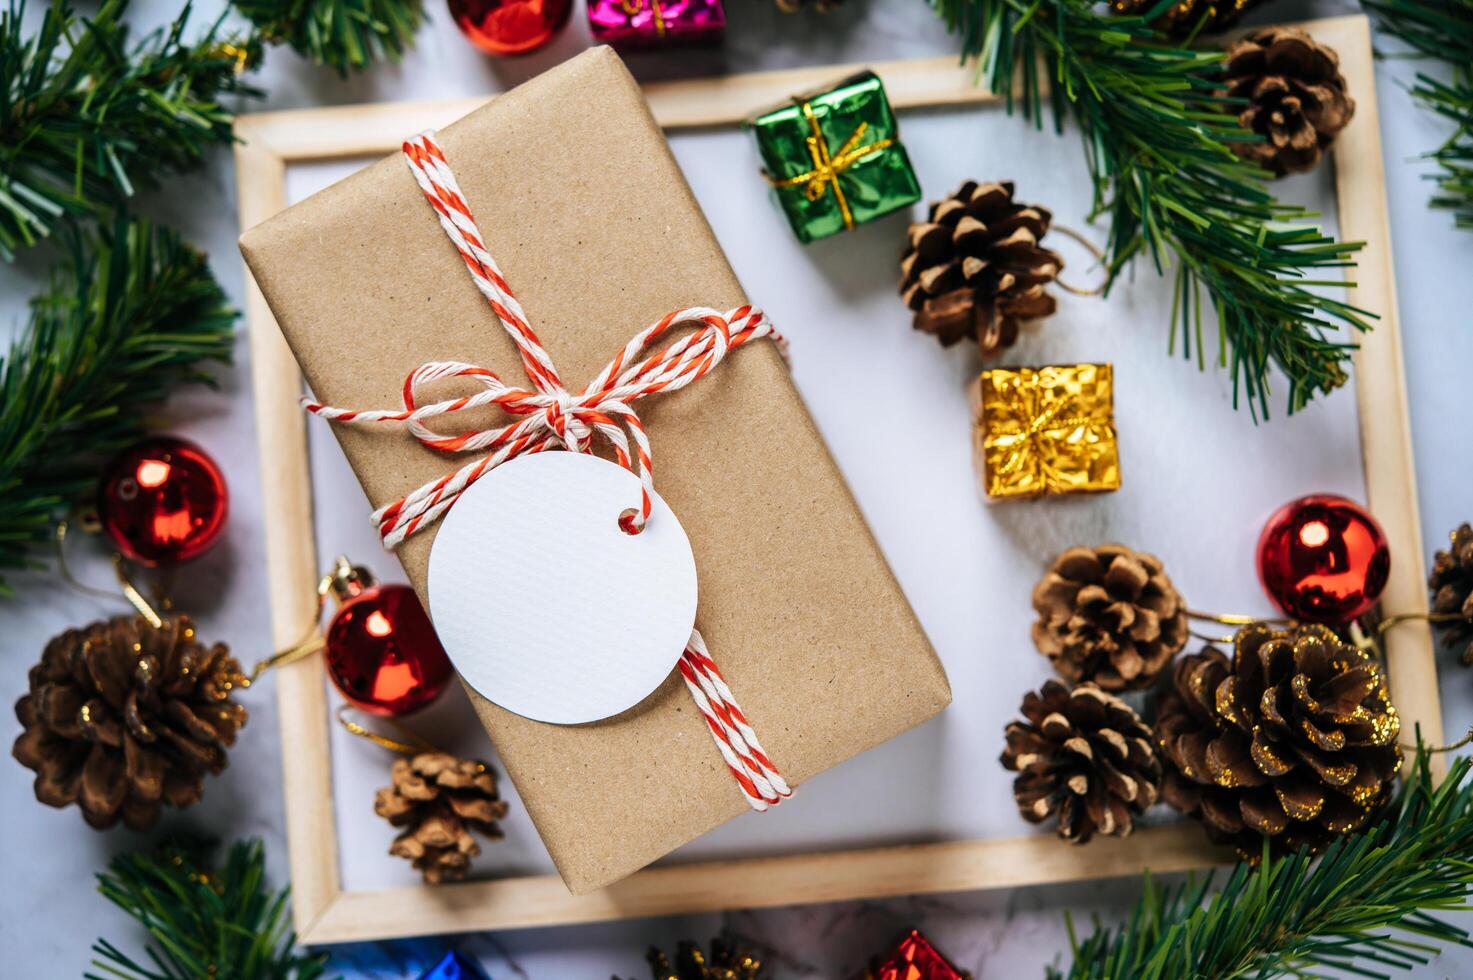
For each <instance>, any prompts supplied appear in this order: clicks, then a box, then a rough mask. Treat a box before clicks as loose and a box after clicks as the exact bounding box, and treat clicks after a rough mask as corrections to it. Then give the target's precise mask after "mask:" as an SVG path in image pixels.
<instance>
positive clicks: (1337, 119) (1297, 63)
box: [1223, 27, 1355, 177]
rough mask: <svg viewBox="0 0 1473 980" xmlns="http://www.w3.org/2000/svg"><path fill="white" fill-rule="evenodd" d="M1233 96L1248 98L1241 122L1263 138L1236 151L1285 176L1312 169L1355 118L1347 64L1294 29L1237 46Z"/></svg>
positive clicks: (1230, 77) (1232, 54) (1229, 68)
mask: <svg viewBox="0 0 1473 980" xmlns="http://www.w3.org/2000/svg"><path fill="white" fill-rule="evenodd" d="M1223 77H1224V80H1225V82H1226V94H1227V95H1229V96H1231V97H1232V98H1235V99H1246V100H1247V104H1246V105H1244V106H1243V107H1242V108H1241V109H1239V111H1238V123H1239V125H1241V126H1242V127H1243V128H1244V129H1246V130H1248V131H1249V132H1250V133H1254V134H1256V135H1258V136H1261V137H1263V141H1262V142H1258V143H1234V144H1232V149H1233V152H1234V153H1236V154H1237V155H1238V156H1240V157H1242V158H1244V159H1245V160H1252V161H1253V162H1255V163H1257V164H1258V165H1259V166H1261V167H1263V168H1265V169H1266V170H1269V171H1271V172H1272V173H1274V174H1276V175H1278V176H1280V177H1282V176H1284V175H1285V174H1291V173H1304V172H1307V171H1309V170H1313V169H1314V168H1315V166H1316V165H1317V164H1318V163H1319V162H1320V157H1321V155H1322V154H1323V152H1324V150H1325V149H1327V148H1328V147H1329V145H1330V144H1331V143H1332V142H1333V141H1334V139H1335V137H1336V136H1337V135H1338V134H1339V132H1340V130H1342V129H1344V128H1345V126H1346V124H1347V123H1349V122H1350V120H1351V117H1352V116H1354V115H1355V101H1354V100H1353V99H1351V97H1350V96H1349V94H1347V93H1346V91H1345V76H1344V75H1341V74H1340V57H1339V55H1337V54H1336V53H1335V51H1334V49H1332V48H1330V47H1327V46H1326V45H1323V44H1319V43H1317V42H1316V41H1315V40H1314V38H1312V37H1310V36H1309V35H1308V34H1306V33H1305V32H1304V31H1301V30H1299V29H1298V28H1295V27H1265V28H1263V29H1262V30H1257V31H1254V32H1253V33H1251V34H1248V35H1246V36H1245V37H1243V38H1241V39H1239V40H1237V41H1235V42H1233V44H1232V46H1231V47H1229V48H1228V51H1227V63H1226V65H1225V66H1224V67H1223Z"/></svg>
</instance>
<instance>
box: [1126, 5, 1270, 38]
mask: <svg viewBox="0 0 1473 980" xmlns="http://www.w3.org/2000/svg"><path fill="white" fill-rule="evenodd" d="M1157 2H1158V0H1110V9H1111V10H1112V11H1114V12H1115V13H1116V14H1119V15H1120V16H1122V17H1143V16H1145V15H1146V14H1147V13H1149V12H1150V10H1151V8H1152V7H1154V6H1156V4H1157ZM1261 2H1262V0H1177V2H1176V3H1174V4H1172V5H1171V6H1170V7H1169V8H1167V11H1166V13H1164V14H1162V15H1161V16H1160V17H1157V18H1156V19H1155V20H1154V21H1152V22H1151V26H1152V27H1154V28H1156V29H1157V30H1158V31H1163V32H1165V33H1166V34H1167V35H1169V36H1171V37H1174V38H1184V37H1187V36H1188V35H1190V34H1192V33H1194V32H1195V33H1198V34H1218V33H1221V32H1222V31H1225V30H1227V29H1228V28H1229V27H1232V26H1233V25H1234V24H1236V23H1237V22H1238V18H1240V17H1242V16H1243V15H1244V14H1246V13H1247V12H1248V11H1250V10H1252V9H1253V8H1254V7H1256V6H1258V5H1259V3H1261ZM1199 28H1200V30H1199Z"/></svg>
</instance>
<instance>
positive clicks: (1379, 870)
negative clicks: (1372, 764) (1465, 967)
mask: <svg viewBox="0 0 1473 980" xmlns="http://www.w3.org/2000/svg"><path fill="white" fill-rule="evenodd" d="M1430 757H1431V756H1430V753H1429V751H1428V750H1427V748H1426V747H1425V746H1422V745H1421V744H1420V743H1419V745H1418V750H1417V754H1416V758H1415V760H1414V762H1413V763H1412V765H1411V767H1410V771H1409V772H1408V773H1407V774H1406V776H1405V778H1404V781H1403V783H1402V786H1401V789H1400V792H1399V794H1398V796H1397V798H1396V801H1395V802H1394V803H1393V804H1392V805H1391V806H1390V807H1389V808H1388V809H1387V811H1386V814H1385V816H1384V817H1383V819H1382V821H1381V822H1380V823H1378V824H1377V825H1376V826H1375V827H1374V828H1372V829H1371V830H1368V831H1365V832H1362V833H1358V834H1353V835H1351V836H1349V837H1344V838H1341V839H1340V840H1338V841H1336V842H1335V843H1334V844H1332V845H1331V846H1330V848H1329V850H1327V851H1326V852H1325V854H1324V856H1323V857H1321V858H1319V859H1314V858H1311V857H1310V856H1309V855H1307V854H1305V853H1304V852H1302V851H1301V852H1300V853H1298V854H1295V855H1292V856H1286V857H1274V856H1273V855H1272V854H1271V853H1269V851H1268V849H1267V848H1266V847H1265V850H1264V855H1263V858H1262V860H1261V861H1260V863H1259V865H1258V867H1257V868H1254V867H1251V866H1249V865H1248V864H1246V863H1240V864H1239V865H1238V866H1237V867H1236V868H1235V869H1234V870H1233V872H1232V874H1231V875H1230V876H1229V877H1228V879H1227V882H1226V883H1225V884H1224V885H1223V887H1222V889H1221V890H1219V891H1217V892H1215V893H1214V892H1213V891H1212V888H1211V885H1212V879H1211V877H1210V876H1209V877H1208V878H1207V879H1206V880H1204V881H1201V882H1200V883H1198V882H1194V881H1190V880H1189V881H1188V882H1187V883H1186V884H1184V885H1182V886H1181V887H1178V888H1176V889H1174V890H1172V891H1170V892H1168V893H1167V894H1164V895H1163V894H1160V893H1158V892H1157V890H1156V889H1155V887H1154V886H1153V885H1152V883H1151V879H1150V876H1149V875H1147V876H1146V879H1145V891H1144V894H1143V895H1142V897H1141V899H1140V901H1139V902H1137V903H1136V906H1135V908H1134V910H1133V911H1132V912H1131V914H1130V916H1129V918H1128V919H1127V920H1126V921H1125V923H1124V924H1123V925H1120V926H1117V927H1115V928H1110V929H1105V928H1099V927H1097V928H1096V929H1095V931H1094V932H1093V933H1092V934H1091V935H1090V936H1088V937H1087V938H1085V939H1084V940H1083V941H1082V942H1081V941H1079V940H1078V939H1077V938H1075V935H1074V929H1073V924H1072V923H1070V929H1069V932H1070V939H1071V945H1072V947H1073V949H1072V955H1073V962H1072V963H1071V964H1070V966H1069V968H1068V969H1067V970H1066V971H1062V972H1061V971H1058V970H1050V971H1049V975H1050V976H1051V977H1054V978H1062V977H1069V978H1071V980H1082V978H1090V980H1103V978H1107V977H1112V978H1120V977H1131V978H1132V980H1188V978H1195V977H1213V978H1216V980H1232V978H1236V977H1271V976H1320V975H1322V972H1323V971H1325V970H1337V971H1344V972H1347V973H1354V974H1357V975H1360V976H1368V977H1384V976H1387V974H1386V973H1384V972H1383V971H1384V970H1385V969H1387V968H1391V969H1397V970H1405V969H1411V968H1412V967H1414V966H1417V965H1419V964H1425V963H1427V962H1428V960H1429V959H1430V957H1431V956H1433V955H1435V954H1436V953H1437V952H1438V950H1439V948H1440V947H1442V946H1448V945H1454V944H1456V945H1462V946H1473V939H1470V937H1469V934H1468V931H1467V930H1465V929H1462V928H1460V927H1458V926H1455V925H1453V924H1452V923H1450V922H1447V921H1445V920H1442V919H1439V918H1436V917H1435V916H1436V914H1438V913H1446V912H1453V911H1462V910H1466V909H1469V908H1473V906H1470V905H1469V904H1468V899H1469V897H1470V896H1473V778H1470V775H1469V769H1470V763H1469V760H1467V759H1459V760H1457V761H1456V762H1455V763H1453V765H1452V766H1451V767H1450V768H1451V771H1450V772H1449V773H1448V775H1447V776H1446V778H1444V779H1443V781H1442V782H1441V783H1440V784H1439V783H1434V781H1433V778H1432V772H1431V766H1430V764H1429V760H1430Z"/></svg>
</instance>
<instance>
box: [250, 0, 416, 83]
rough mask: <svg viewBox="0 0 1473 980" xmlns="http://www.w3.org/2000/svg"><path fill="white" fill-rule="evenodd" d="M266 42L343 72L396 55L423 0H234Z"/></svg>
mask: <svg viewBox="0 0 1473 980" xmlns="http://www.w3.org/2000/svg"><path fill="white" fill-rule="evenodd" d="M234 6H235V8H236V9H237V10H239V11H240V12H241V13H242V14H243V15H245V17H246V18H247V19H249V20H250V21H251V23H252V24H254V25H256V28H257V30H259V31H260V32H261V34H262V36H263V37H264V39H265V40H266V41H267V42H268V43H270V44H286V45H288V46H289V47H291V49H292V50H293V51H296V52H297V53H298V54H300V55H301V56H302V57H304V58H306V59H307V60H308V61H311V62H312V63H313V64H318V65H325V66H327V67H329V68H334V69H336V70H337V72H338V74H340V75H345V74H347V73H348V72H349V71H350V70H352V71H357V70H359V69H361V68H366V67H368V66H369V65H372V64H373V63H375V62H376V61H378V60H379V59H381V58H387V59H388V60H389V61H398V60H399V57H400V55H402V54H403V53H404V52H405V51H407V50H408V49H409V48H410V46H411V45H413V43H414V35H415V32H416V31H418V30H419V27H420V25H421V24H422V23H424V19H425V11H424V3H423V0H234Z"/></svg>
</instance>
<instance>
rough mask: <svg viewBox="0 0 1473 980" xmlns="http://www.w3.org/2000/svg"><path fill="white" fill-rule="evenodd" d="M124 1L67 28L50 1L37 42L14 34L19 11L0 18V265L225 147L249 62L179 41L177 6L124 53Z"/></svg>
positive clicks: (21, 4)
mask: <svg viewBox="0 0 1473 980" xmlns="http://www.w3.org/2000/svg"><path fill="white" fill-rule="evenodd" d="M126 7H127V0H106V2H104V3H103V4H102V6H101V7H100V8H98V10H97V13H96V14H95V15H94V16H92V17H78V16H77V15H76V14H74V13H73V12H72V10H71V8H70V6H68V4H67V0H55V2H54V3H53V5H52V6H51V7H50V8H49V9H48V10H47V11H46V16H45V18H44V19H43V21H42V23H41V27H40V30H39V31H38V32H37V33H36V34H35V35H34V36H33V37H27V36H26V33H25V31H24V30H23V28H22V24H21V21H22V18H23V15H24V12H25V0H11V4H10V7H9V9H8V10H6V11H0V257H4V258H5V259H6V260H9V259H11V258H12V257H13V256H14V253H15V251H16V249H18V248H20V247H23V246H26V245H31V244H33V243H35V242H36V241H38V240H40V239H42V238H45V237H46V236H48V235H50V234H51V232H52V230H53V229H55V228H56V226H57V225H58V223H60V222H61V221H63V220H64V219H65V218H67V217H69V216H70V217H88V216H96V215H100V214H104V213H106V212H107V211H108V210H110V209H112V208H114V207H116V206H118V205H120V204H121V203H123V202H124V201H126V200H127V199H128V198H129V197H131V196H132V195H133V192H134V188H135V187H137V186H149V185H152V184H154V183H155V182H156V181H157V179H158V178H159V177H160V176H162V175H163V174H167V173H176V172H179V171H183V170H188V169H190V168H192V167H194V166H197V165H198V164H199V163H200V162H201V161H202V160H203V158H204V154H205V152H206V150H208V149H209V147H210V146H212V145H215V144H221V143H229V142H230V141H231V139H232V136H231V125H232V122H233V116H232V114H231V113H230V111H229V110H227V109H225V108H224V107H223V106H222V105H221V104H220V101H219V99H220V97H221V96H222V95H224V94H227V93H240V94H249V95H254V94H256V92H255V90H254V89H251V88H249V87H248V86H246V85H244V84H243V83H242V82H241V81H240V78H239V72H240V69H241V67H242V65H243V63H244V62H245V61H246V60H249V57H250V53H251V50H252V49H250V48H249V46H247V47H237V46H236V45H234V44H231V43H229V42H227V41H223V40H221V39H220V38H219V37H218V36H217V28H218V24H217V25H216V27H212V28H210V29H209V30H208V31H206V32H205V34H204V36H203V37H201V38H200V39H199V40H198V41H196V42H194V43H193V44H186V43H185V42H184V40H183V34H184V29H185V25H186V23H187V21H188V20H189V6H188V5H187V4H186V5H185V8H184V12H183V13H181V14H180V15H179V18H178V19H177V20H176V21H174V23H173V24H172V25H171V26H170V27H169V28H168V29H167V30H166V31H160V32H156V33H154V34H151V35H149V36H148V37H146V38H144V40H143V41H142V42H141V43H140V44H138V45H136V46H134V47H131V48H130V47H129V44H128V28H127V27H126V26H125V25H124V24H123V23H122V15H123V12H124V10H125V9H126Z"/></svg>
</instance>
